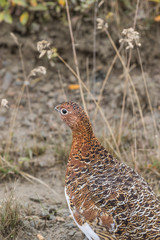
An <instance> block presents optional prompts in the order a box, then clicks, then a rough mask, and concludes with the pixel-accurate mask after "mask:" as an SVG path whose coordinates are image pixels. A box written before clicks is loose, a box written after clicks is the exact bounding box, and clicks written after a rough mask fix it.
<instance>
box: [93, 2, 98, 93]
mask: <svg viewBox="0 0 160 240" xmlns="http://www.w3.org/2000/svg"><path fill="white" fill-rule="evenodd" d="M97 10H98V0H96V1H95V5H94V29H93V93H95V73H96V40H97V39H96V33H97Z"/></svg>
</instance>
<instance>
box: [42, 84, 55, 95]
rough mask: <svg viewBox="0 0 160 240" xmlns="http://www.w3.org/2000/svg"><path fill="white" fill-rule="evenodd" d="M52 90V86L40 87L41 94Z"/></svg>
mask: <svg viewBox="0 0 160 240" xmlns="http://www.w3.org/2000/svg"><path fill="white" fill-rule="evenodd" d="M52 89H53V84H51V83H47V84H46V85H44V86H43V87H41V92H44V93H48V92H50V91H51V90H52Z"/></svg>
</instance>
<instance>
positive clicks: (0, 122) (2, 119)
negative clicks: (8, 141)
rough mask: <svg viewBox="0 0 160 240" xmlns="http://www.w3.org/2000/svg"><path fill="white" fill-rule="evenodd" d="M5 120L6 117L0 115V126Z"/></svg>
mask: <svg viewBox="0 0 160 240" xmlns="http://www.w3.org/2000/svg"><path fill="white" fill-rule="evenodd" d="M5 121H6V117H2V116H0V127H1V126H3V124H4V123H5Z"/></svg>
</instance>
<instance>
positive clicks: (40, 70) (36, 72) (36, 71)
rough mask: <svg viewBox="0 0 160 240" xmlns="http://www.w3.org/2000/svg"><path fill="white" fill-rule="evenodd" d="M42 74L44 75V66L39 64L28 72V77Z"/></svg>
mask: <svg viewBox="0 0 160 240" xmlns="http://www.w3.org/2000/svg"><path fill="white" fill-rule="evenodd" d="M42 75H46V68H45V67H43V66H39V67H37V68H34V69H33V70H32V71H31V72H30V74H29V78H31V77H40V76H42Z"/></svg>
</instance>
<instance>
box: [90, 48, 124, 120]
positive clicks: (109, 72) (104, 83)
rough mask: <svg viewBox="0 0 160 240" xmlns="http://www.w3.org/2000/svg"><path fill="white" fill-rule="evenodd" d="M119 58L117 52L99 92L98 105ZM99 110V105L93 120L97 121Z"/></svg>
mask: <svg viewBox="0 0 160 240" xmlns="http://www.w3.org/2000/svg"><path fill="white" fill-rule="evenodd" d="M120 50H121V47H120V48H119V49H118V51H119V52H120ZM117 58H118V55H117V54H116V55H115V57H114V58H113V61H112V63H111V65H110V67H109V69H108V72H107V74H106V76H105V79H104V81H103V84H102V87H101V90H100V94H99V96H98V102H97V104H98V105H100V101H101V98H102V94H103V91H104V88H105V85H106V83H107V80H108V78H109V76H110V74H111V71H112V69H113V66H114V64H115V62H116V60H117ZM97 112H98V111H97V106H96V109H95V112H94V115H93V121H95V119H96V116H97Z"/></svg>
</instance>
